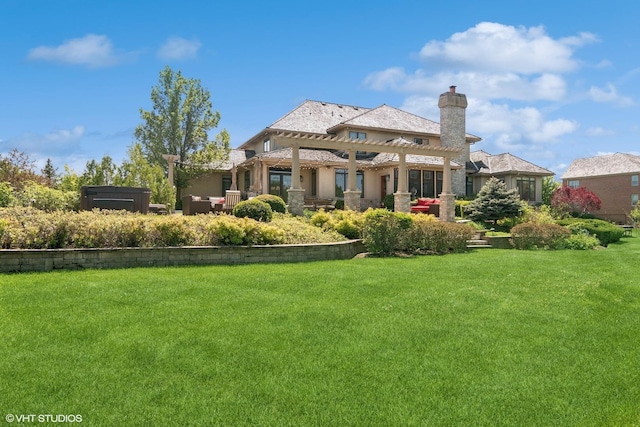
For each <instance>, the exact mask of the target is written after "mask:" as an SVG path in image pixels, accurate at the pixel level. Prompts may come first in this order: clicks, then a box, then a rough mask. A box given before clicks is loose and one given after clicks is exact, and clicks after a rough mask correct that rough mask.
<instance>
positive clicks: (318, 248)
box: [0, 240, 365, 273]
mask: <svg viewBox="0 0 640 427" xmlns="http://www.w3.org/2000/svg"><path fill="white" fill-rule="evenodd" d="M364 251H365V249H364V245H363V244H362V242H361V241H360V240H351V241H348V242H337V243H325V244H317V245H273V246H250V247H247V246H232V247H229V246H223V247H218V246H215V247H213V246H206V247H201V246H197V247H196V246H191V247H182V248H177V247H170V248H112V249H29V250H17V249H15V250H14V249H5V250H0V273H13V272H27V271H51V270H78V269H97V268H131V267H165V266H179V265H216V264H228V265H232V264H252V263H282V262H307V261H324V260H336V259H350V258H353V257H354V256H355V255H357V254H359V253H361V252H364Z"/></svg>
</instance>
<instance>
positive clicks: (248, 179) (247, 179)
mask: <svg viewBox="0 0 640 427" xmlns="http://www.w3.org/2000/svg"><path fill="white" fill-rule="evenodd" d="M249 188H251V171H244V191H245V193H246V192H247V191H249Z"/></svg>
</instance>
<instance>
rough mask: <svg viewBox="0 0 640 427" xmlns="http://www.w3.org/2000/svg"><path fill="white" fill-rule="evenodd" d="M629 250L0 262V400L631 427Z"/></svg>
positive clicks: (639, 290)
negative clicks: (97, 264)
mask: <svg viewBox="0 0 640 427" xmlns="http://www.w3.org/2000/svg"><path fill="white" fill-rule="evenodd" d="M639 259H640V238H637V237H633V238H625V239H623V240H622V241H621V242H620V243H618V244H615V245H611V246H610V247H609V248H607V249H602V250H594V251H556V252H552V251H516V250H494V249H490V250H477V251H474V252H471V253H465V254H456V255H446V256H425V257H416V258H386V259H381V258H365V259H354V260H349V261H332V262H318V263H308V264H284V265H248V266H232V267H227V266H213V267H190V268H157V269H146V268H140V269H132V270H107V271H99V270H98V271H78V272H52V273H42V274H19V275H0V412H2V413H3V414H2V416H3V417H4V415H5V414H79V415H82V419H83V422H82V425H90V426H96V425H97V426H102V425H109V426H111V425H112V426H156V425H157V426H174V425H175V426H187V425H223V426H242V425H247V426H249V425H251V426H255V425H268V426H307V425H313V426H349V425H354V426H405V425H416V426H459V425H461V426H475V425H478V426H501V425H502V426H631V425H640V263H639V262H638V260H639ZM0 419H2V418H0ZM14 424H17V423H14ZM40 425H43V424H40Z"/></svg>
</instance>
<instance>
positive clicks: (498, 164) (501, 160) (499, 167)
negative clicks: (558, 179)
mask: <svg viewBox="0 0 640 427" xmlns="http://www.w3.org/2000/svg"><path fill="white" fill-rule="evenodd" d="M470 159H471V161H470V162H469V163H468V165H467V166H468V167H467V169H470V171H472V172H475V173H478V174H483V175H507V174H513V173H521V174H522V173H527V174H531V175H546V176H553V175H554V173H553V172H551V171H550V170H548V169H545V168H542V167H540V166H537V165H534V164H533V163H531V162H528V161H526V160H523V159H521V158H520V157H517V156H514V155H513V154H510V153H503V154H497V155H492V154H489V153H487V152H486V151H483V150H478V151H473V152H471V154H470Z"/></svg>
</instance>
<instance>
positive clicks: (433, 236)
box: [408, 215, 474, 254]
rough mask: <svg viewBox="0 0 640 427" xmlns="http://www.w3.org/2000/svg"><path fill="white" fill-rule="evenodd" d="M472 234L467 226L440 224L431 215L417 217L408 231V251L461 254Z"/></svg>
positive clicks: (472, 230) (471, 228) (472, 231)
mask: <svg viewBox="0 0 640 427" xmlns="http://www.w3.org/2000/svg"><path fill="white" fill-rule="evenodd" d="M473 234H474V229H473V227H471V226H470V225H468V224H458V223H449V222H440V221H438V220H437V219H436V218H435V217H434V216H433V215H417V216H416V217H415V218H414V220H413V224H412V225H411V229H410V231H409V236H408V237H409V239H408V241H409V250H410V251H411V252H415V253H428V254H446V253H450V252H463V251H466V250H467V240H469V239H471V238H472V237H473Z"/></svg>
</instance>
